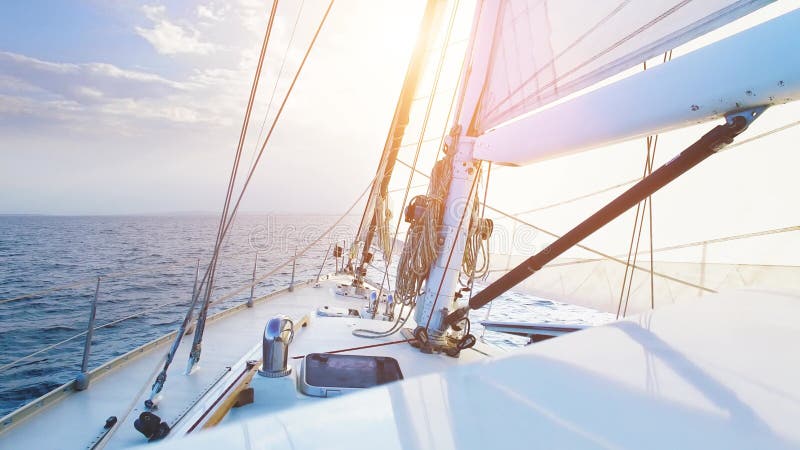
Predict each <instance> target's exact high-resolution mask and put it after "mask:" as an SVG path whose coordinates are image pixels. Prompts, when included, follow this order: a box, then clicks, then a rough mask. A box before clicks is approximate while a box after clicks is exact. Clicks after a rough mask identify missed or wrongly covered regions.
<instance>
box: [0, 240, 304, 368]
mask: <svg viewBox="0 0 800 450" xmlns="http://www.w3.org/2000/svg"><path fill="white" fill-rule="evenodd" d="M315 243H316V242H314V243H312V245H313V244H315ZM309 248H310V246H309V247H306V248H305V249H303V251H302V252H300V253H299V254H296V255H295V256H293V257H291V258H290V259H288V260H286V261H285V262H284V263H282V264H279V265H278V267H276V268H274V269H273V270H271V271H269V272H268V273H267V274H266V275H265V276H261V277H259V278H258V279H257V280H255V276H254V281H251V282H246V283H245V284H244V285H242V286H240V287H238V288H234V289H233V290H232V291H231V292H228V293H226V294H223V295H221V296H220V297H218V298H216V299H214V300H213V301H212V302H211V305H216V304H219V303H221V302H223V301H225V300H228V299H230V298H232V297H234V296H235V295H237V294H239V293H241V292H242V291H243V289H247V288H253V287H254V286H255V285H257V284H259V283H260V282H262V281H264V280H265V279H267V278H269V277H271V276H273V275H275V274H276V273H277V272H278V271H279V270H280V269H281V268H283V267H285V266H286V265H288V264H289V263H294V262H295V261H296V260H297V258H299V257H301V256H302V255H303V253H305V252H306V251H307V250H308V249H309ZM257 253H258V252H256V254H257ZM194 260H195V261H198V260H199V258H195V259H194ZM150 267H153V266H150ZM134 272H137V271H129V272H126V273H124V274H131V273H134ZM120 273H122V272H117V274H120ZM111 275H112V276H113V275H115V274H113V273H112V274H111ZM254 275H255V274H254ZM107 277H108V276H107V275H106V276H98V277H96V278H94V279H93V281H95V282H96V283H97V285H96V288H95V296H94V299H93V301H92V303H91V305H90V307H91V308H92V309H96V308H97V303H96V301H97V296H98V294H99V291H100V280H101V279H104V280H105V279H107ZM195 283H196V282H195ZM84 284H85V283H73V284H71V285H69V286H82V285H84ZM292 285H295V283H294V281H292V283H291V284H290V286H292ZM58 288H61V287H58ZM56 290H59V289H57V288H51V289H48V290H45V291H38V292H37V293H32V294H27V295H28V296H34V294H38V293H45V292H53V291H56ZM23 297H25V296H20V297H16V298H12V299H5V300H4V301H0V304H2V303H7V302H9V301H11V300H15V299H21V298H23ZM187 302H188V300H180V301H176V302H171V303H165V304H163V305H158V306H154V307H152V308H148V309H145V310H142V311H138V312H135V313H133V314H129V315H127V316H124V317H121V318H118V319H114V320H112V321H109V322H106V323H103V324H101V325H97V326H94V321H93V320H92V319H91V318H90V321H89V324H88V325H87V329H86V330H84V331H81V332H80V333H77V334H75V335H73V336H70V337H68V338H66V339H63V340H61V341H58V342H56V343H54V344H50V345H47V346H45V347H42V348H40V349H38V350H36V351H34V352H32V353H30V354H28V355H25V356H22V357H20V358H17V359H15V360H13V361H11V362H9V363H6V364H4V365H2V366H0V372H3V371H5V370H7V369H10V368H14V367H17V366H18V365H19V363H21V362H23V361H26V360H28V359H30V358H32V357H34V356H36V355H39V354H42V353H44V352H47V351H49V350H52V349H54V348H57V347H60V346H62V345H64V344H67V343H69V342H72V341H74V340H76V339H78V338H81V337H83V336H87V334H90V333H89V332H90V331H91V332H94V331H97V330H100V329H103V328H107V327H111V326H113V325H116V324H118V323H120V322H124V321H127V320H130V319H134V318H137V317H140V316H143V315H145V314H149V313H151V312H155V311H157V310H160V309H164V308H167V307H170V306H178V305H181V304H184V303H187ZM92 316H94V314H92ZM90 346H91V337H87V343H86V344H85V346H84V352H83V357H82V363H81V373H84V372H87V371H88V356H89V351H90V350H89V348H90Z"/></svg>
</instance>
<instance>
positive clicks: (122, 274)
mask: <svg viewBox="0 0 800 450" xmlns="http://www.w3.org/2000/svg"><path fill="white" fill-rule="evenodd" d="M197 259H199V258H197V257H192V258H186V259H181V260H179V261H177V262H169V263H156V264H149V265H147V266H145V267H142V268H140V269H133V270H127V271H119V272H109V273H100V274H98V275H96V276H93V277H91V278H83V279H79V280H77V281H75V282H72V283H68V284H61V285H56V286H53V287H50V288H47V289H43V290H41V291H34V292H30V293H27V294H22V295H18V296H16V297H9V298H3V299H0V305H2V304H4V303H10V302H14V301H17V300H24V299H27V298H36V297H43V296H45V295H47V294H50V293H53V292H58V291H64V290H67V289H74V288H77V287H82V286H89V285H90V284H93V283H94V282H95V281H96V280H97V277H101V278H103V279H106V280H110V279H114V278H123V277H126V276H129V275H138V274H141V273H147V272H150V271H152V270H155V269H157V268H160V267H164V266H166V267H183V265H184V264H185V263H186V262H188V261H196V260H197Z"/></svg>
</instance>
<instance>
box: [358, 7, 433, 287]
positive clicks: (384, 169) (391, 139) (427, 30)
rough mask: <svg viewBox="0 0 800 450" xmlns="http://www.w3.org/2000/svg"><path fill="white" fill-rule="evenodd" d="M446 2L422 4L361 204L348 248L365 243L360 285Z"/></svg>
mask: <svg viewBox="0 0 800 450" xmlns="http://www.w3.org/2000/svg"><path fill="white" fill-rule="evenodd" d="M446 4H447V2H442V1H438V0H429V1H428V3H427V5H426V6H425V12H424V14H423V16H422V22H421V24H420V33H419V35H418V37H417V42H416V43H415V45H414V50H413V52H412V54H411V60H410V62H409V64H408V69H407V70H406V76H405V80H404V81H403V87H402V88H401V90H400V97H399V98H398V100H397V106H396V107H395V111H394V116H393V117H392V124H391V126H390V127H389V134H388V135H387V136H386V143H385V144H384V147H383V153H382V155H381V159H380V162H379V163H378V170H377V172H376V174H375V180H374V181H373V184H372V189H371V191H370V195H369V198H368V200H367V204H366V206H365V207H364V214H363V215H362V217H361V223H360V224H359V227H358V232H357V233H356V239H355V240H354V242H353V247H352V249H351V258H352V255H354V254H355V253H356V252H358V250H359V243H360V242H363V243H364V247H363V249H362V251H361V258H360V261H359V262H358V267H357V268H356V269H355V270H354V272H355V273H354V274H353V275H354V277H355V283H356V284H357V285H361V284H362V281H363V280H362V278H363V275H362V274H363V273H364V266H365V265H366V264H367V263H368V261H369V257H368V254H369V252H370V248H371V247H372V240H373V238H374V237H375V234H376V232H377V231H378V230H377V226H378V219H379V216H378V215H379V214H384V208H383V207H381V208H378V206H379V203H378V200H379V199H383V203H382V204H383V205H385V202H386V200H387V197H388V193H389V181H390V180H391V178H392V172H393V171H394V166H395V161H396V160H397V152H398V151H399V150H400V144H401V143H402V141H403V136H404V134H405V130H406V127H407V126H408V122H409V116H410V114H411V105H412V104H413V102H414V94H415V92H416V90H417V84H418V82H419V79H420V77H421V75H422V68H423V65H424V63H425V53H426V52H427V49H428V45H429V44H430V42H431V37H432V36H433V34H434V33H435V31H436V30H437V29H438V28H439V25H440V23H441V19H442V17H443V14H442V13H443V12H444V9H445V6H446Z"/></svg>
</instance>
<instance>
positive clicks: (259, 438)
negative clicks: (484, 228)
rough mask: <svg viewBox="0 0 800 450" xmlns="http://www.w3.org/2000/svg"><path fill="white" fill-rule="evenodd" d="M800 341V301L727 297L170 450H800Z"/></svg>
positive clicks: (764, 295)
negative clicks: (521, 449)
mask: <svg viewBox="0 0 800 450" xmlns="http://www.w3.org/2000/svg"><path fill="white" fill-rule="evenodd" d="M798 342H800V296H797V295H785V294H776V293H768V292H758V291H743V292H737V293H732V294H718V295H714V296H711V297H707V298H703V299H699V300H693V301H687V302H685V303H681V304H676V305H672V306H669V307H664V308H663V309H660V310H657V311H655V312H650V313H646V314H643V315H641V316H636V317H633V318H630V319H626V320H623V321H620V322H615V323H612V324H609V325H606V326H601V327H595V328H591V329H588V330H582V331H578V332H576V333H572V334H569V335H566V336H562V337H559V338H556V339H551V340H548V341H545V342H541V343H538V344H535V345H532V346H530V347H527V348H525V349H520V350H518V351H514V352H509V353H508V354H507V355H505V356H502V357H498V358H491V359H488V360H485V361H483V362H478V363H476V364H469V365H465V366H461V367H454V368H450V369H448V370H446V371H444V372H442V373H435V374H429V375H424V376H421V377H416V378H413V379H408V380H404V381H401V382H397V383H392V384H389V385H387V386H382V387H377V388H373V389H369V390H366V391H364V392H359V393H355V394H352V395H348V396H344V397H342V398H339V399H332V400H331V401H326V402H320V403H318V404H315V405H311V406H308V407H304V408H297V409H292V410H287V411H282V412H279V413H277V414H272V415H266V416H262V417H259V418H255V419H252V420H246V421H243V422H239V423H236V424H232V425H228V426H224V427H221V428H219V429H217V430H212V431H208V432H206V433H202V434H200V435H197V436H190V437H187V438H185V439H175V440H169V441H166V442H163V443H162V444H159V446H157V447H156V448H163V449H187V450H197V449H212V448H223V447H224V448H226V449H227V450H235V449H257V448H258V449H260V448H271V449H290V448H291V449H314V448H322V447H324V448H341V449H348V450H353V449H374V448H381V449H401V448H403V449H408V448H431V449H441V450H444V449H451V448H458V449H465V448H471V449H490V448H509V449H512V448H526V449H528V448H545V449H555V448H558V449H561V448H570V449H573V448H633V449H641V448H663V449H680V448H698V449H700V448H702V449H707V448H720V449H723V448H724V449H733V448H736V449H766V448H769V449H776V448H800V428H798V426H797V425H798V424H800V382H798V380H800V352H798V351H797V344H798ZM378 443H379V444H378Z"/></svg>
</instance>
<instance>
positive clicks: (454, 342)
mask: <svg viewBox="0 0 800 450" xmlns="http://www.w3.org/2000/svg"><path fill="white" fill-rule="evenodd" d="M413 334H414V340H413V341H410V342H409V343H410V344H411V346H412V347H414V348H418V349H419V351H420V352H422V353H425V354H429V355H430V354H433V353H444V354H445V355H447V356H450V357H452V358H458V357H459V356H461V350H466V349H468V348H470V347H472V346H474V345H475V343H476V342H477V339H476V338H475V336H473V335H471V334H467V335H466V336H463V337H461V338H460V339H456V338H452V337H447V338H446V340H445V342H446V343H445V344H443V345H442V344H436V343H433V342H431V341H430V339H429V338H428V330H426V329H425V327H421V326H419V327H417V328H415V329H414V333H413Z"/></svg>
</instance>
